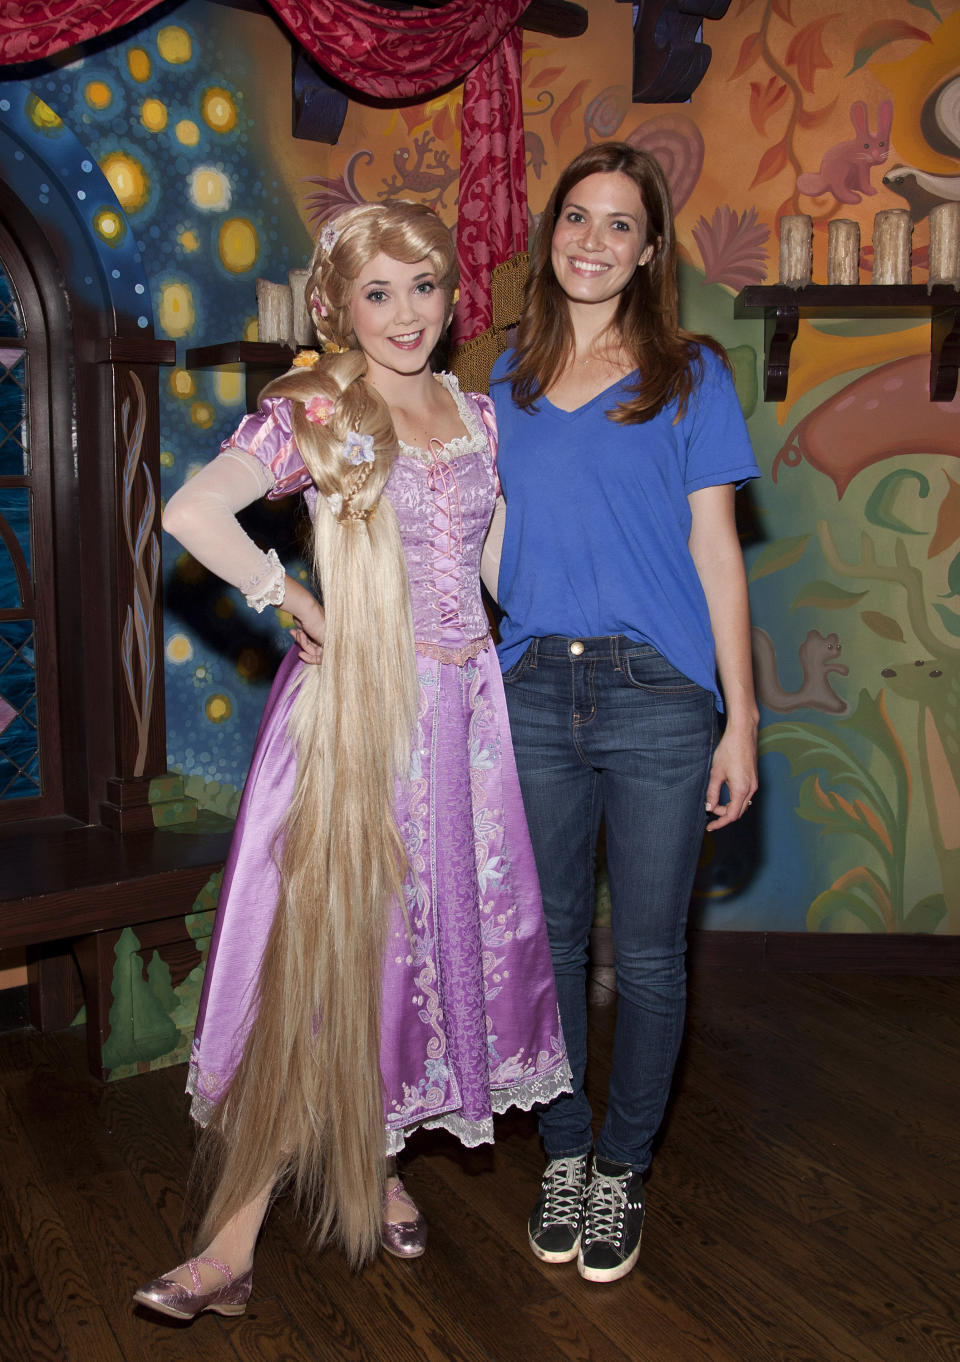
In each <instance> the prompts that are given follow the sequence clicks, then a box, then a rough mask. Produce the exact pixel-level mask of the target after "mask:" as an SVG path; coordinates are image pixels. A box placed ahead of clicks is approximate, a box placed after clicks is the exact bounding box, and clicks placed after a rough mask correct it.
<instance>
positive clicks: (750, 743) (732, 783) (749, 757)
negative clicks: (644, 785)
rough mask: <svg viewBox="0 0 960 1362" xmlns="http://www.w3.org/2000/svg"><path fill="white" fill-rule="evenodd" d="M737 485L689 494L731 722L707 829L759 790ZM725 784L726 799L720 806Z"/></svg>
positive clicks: (696, 554)
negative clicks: (739, 535)
mask: <svg viewBox="0 0 960 1362" xmlns="http://www.w3.org/2000/svg"><path fill="white" fill-rule="evenodd" d="M733 499H734V489H733V486H732V484H730V483H727V484H725V485H724V486H721V487H704V488H702V489H701V490H700V491H698V492H692V493H691V494H690V497H689V502H690V511H691V514H692V517H693V521H692V524H691V527H690V538H689V541H688V543H689V547H690V554H691V557H692V558H693V562H694V566H695V567H696V569H697V575H698V576H699V578H700V585H701V586H702V587H703V594H704V595H705V596H706V598H707V610H708V611H709V614H710V627H711V629H712V631H713V638H714V646H715V648H716V654H717V672H718V674H719V677H720V688H721V690H722V691H723V701H724V707H725V708H726V712H727V723H726V728H725V729H724V734H723V737H722V738H721V739H720V742H719V743H718V744H717V750H716V752H715V753H714V756H713V765H712V767H711V770H710V782H709V784H708V786H707V812H708V813H711V814H713V815H714V816H713V820H712V822H710V823H708V824H707V830H708V831H709V832H714V831H716V830H717V829H718V828H722V827H726V826H727V824H728V823H733V822H736V820H737V819H738V818H740V817H741V815H742V814H743V813H744V811H745V809H746V807H747V805H748V804H749V803H750V801H751V799H752V798H753V796H754V794H755V793H756V790H757V727H758V724H759V721H760V716H759V712H758V710H757V701H756V696H755V695H754V690H753V663H752V660H751V654H750V606H749V601H748V598H747V574H746V571H745V569H744V565H743V554H742V553H741V551H740V541H739V540H738V538H737V526H736V521H735V519H734V509H733ZM724 783H726V786H727V791H728V803H726V804H720V803H718V800H719V799H720V787H721V785H723V784H724Z"/></svg>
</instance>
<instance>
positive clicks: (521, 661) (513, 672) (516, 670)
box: [503, 644, 533, 686]
mask: <svg viewBox="0 0 960 1362" xmlns="http://www.w3.org/2000/svg"><path fill="white" fill-rule="evenodd" d="M532 646H533V645H532V644H528V645H527V647H526V648H525V649H524V650H523V652H522V654H521V655H520V657H518V658H517V660H516V662H514V664H513V666H512V667H508V668H507V670H506V671H505V672H504V673H503V684H504V685H505V686H506V685H509V683H510V682H511V681H519V679H520V677H521V676H522V675H523V673H524V672H525V671H526V670H527V661H528V659H529V657H530V649H531V648H532Z"/></svg>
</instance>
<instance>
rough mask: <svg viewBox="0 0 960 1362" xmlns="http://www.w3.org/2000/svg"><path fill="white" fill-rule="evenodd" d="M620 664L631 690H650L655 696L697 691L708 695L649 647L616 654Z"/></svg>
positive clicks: (685, 693) (634, 646) (634, 648)
mask: <svg viewBox="0 0 960 1362" xmlns="http://www.w3.org/2000/svg"><path fill="white" fill-rule="evenodd" d="M620 665H621V667H622V668H623V674H624V676H625V677H626V679H627V681H628V683H629V684H630V685H631V686H633V687H634V689H635V690H646V691H651V692H653V693H655V694H657V695H695V694H696V692H697V691H700V692H702V693H703V694H709V692H707V691H704V689H703V687H702V686H698V685H697V683H696V681H691V680H690V678H689V676H685V675H684V673H683V672H681V671H677V669H676V667H674V666H673V664H672V663H671V662H668V661H667V659H666V658H665V657H664V656H663V654H662V653H658V652H657V650H656V648H651V647H649V646H647V647H645V648H642V649H638V648H637V647H636V645H635V644H634V645H633V646H632V647H631V648H630V649H629V651H624V652H622V653H621V654H620Z"/></svg>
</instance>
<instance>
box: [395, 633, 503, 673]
mask: <svg viewBox="0 0 960 1362" xmlns="http://www.w3.org/2000/svg"><path fill="white" fill-rule="evenodd" d="M491 641H492V640H491V638H490V635H489V634H486V635H485V636H484V637H483V638H475V639H472V640H471V642H470V643H465V644H464V645H463V647H462V648H444V647H443V645H442V644H440V643H428V642H427V641H426V640H421V639H417V640H416V641H415V642H414V645H413V646H414V648H415V649H416V651H417V652H418V653H419V654H420V656H421V657H431V658H433V660H434V662H453V663H454V664H455V665H456V666H458V667H462V666H463V665H464V663H465V662H469V661H470V659H471V658H472V657H479V656H480V654H481V653H485V652H486V651H487V649H488V648H489V647H490V644H491Z"/></svg>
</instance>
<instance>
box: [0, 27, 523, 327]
mask: <svg viewBox="0 0 960 1362" xmlns="http://www.w3.org/2000/svg"><path fill="white" fill-rule="evenodd" d="M268 2H269V3H270V5H271V7H272V8H273V9H274V10H276V12H277V14H278V15H279V16H280V18H281V19H282V20H283V22H284V24H285V25H286V27H287V28H288V29H289V30H290V32H291V34H292V35H293V36H294V37H295V38H296V40H297V41H298V42H299V43H300V44H301V46H302V47H303V48H304V49H305V50H306V51H307V52H309V53H310V55H311V56H312V57H313V58H314V59H315V60H316V61H317V62H318V63H319V64H320V65H321V66H322V67H323V68H324V69H325V70H326V71H329V72H330V73H331V74H332V75H334V76H336V77H337V79H338V80H340V81H342V82H343V83H344V84H345V85H347V86H349V87H351V88H352V89H355V90H359V91H362V92H363V93H364V94H367V95H371V96H374V97H375V98H380V99H410V98H418V97H427V96H429V95H431V94H433V93H434V92H435V91H437V90H440V89H444V88H445V87H447V86H449V85H453V84H455V83H456V82H457V81H458V80H460V79H462V78H463V77H464V76H466V83H465V86H464V113H463V129H462V148H461V156H460V208H459V227H458V238H457V240H458V253H459V257H460V269H461V273H462V276H463V284H462V287H461V300H460V305H459V307H458V309H457V319H456V322H455V324H454V338H455V340H457V341H464V340H469V339H470V338H471V337H472V336H475V335H477V334H479V332H481V331H482V330H484V328H485V327H486V326H488V325H489V324H490V300H489V283H490V271H491V270H492V268H493V267H494V266H495V265H498V264H499V263H500V262H501V261H502V260H506V259H508V258H509V257H510V256H511V255H513V254H515V253H516V252H517V251H522V250H523V249H524V248H525V246H526V235H527V196H526V170H525V157H524V149H523V116H522V109H521V100H520V57H521V47H522V32H521V30H520V28H519V26H518V22H517V21H518V20H519V18H520V16H521V14H522V13H523V11H524V10H525V9H526V8H527V5H528V3H529V0H451V3H450V4H447V5H445V6H444V7H443V8H442V9H436V10H424V9H418V10H411V11H395V10H385V9H381V8H380V7H379V6H378V5H375V4H372V3H370V2H369V0H268ZM155 3H157V0H110V3H109V4H106V5H104V4H103V3H102V0H5V2H4V5H3V9H2V12H0V63H11V62H24V61H34V60H37V59H39V58H41V57H48V56H51V55H52V54H53V53H55V52H59V51H60V50H62V49H63V48H65V47H70V46H72V45H73V44H75V43H79V42H84V41H86V40H87V39H89V38H93V37H96V36H97V35H98V34H101V33H106V32H109V31H110V30H111V29H114V28H118V27H120V26H121V25H122V24H125V23H128V22H129V21H131V20H132V19H136V18H138V17H139V16H140V15H142V14H144V13H146V12H147V11H148V10H150V9H152V8H153V6H154V4H155Z"/></svg>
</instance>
